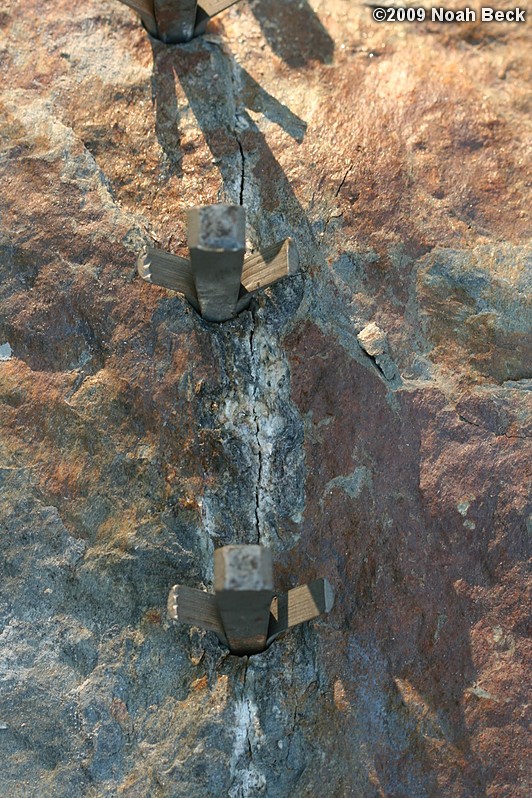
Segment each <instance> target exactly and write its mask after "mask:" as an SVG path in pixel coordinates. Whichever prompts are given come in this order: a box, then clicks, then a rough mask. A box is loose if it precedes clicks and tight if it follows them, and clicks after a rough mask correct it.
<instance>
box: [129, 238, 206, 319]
mask: <svg viewBox="0 0 532 798" xmlns="http://www.w3.org/2000/svg"><path fill="white" fill-rule="evenodd" d="M137 271H138V273H139V276H140V277H142V279H143V280H146V282H148V283H154V285H160V286H162V287H163V288H169V289H170V290H171V291H179V292H180V293H182V294H184V295H185V296H186V298H187V299H188V301H189V302H190V303H191V304H192V305H193V307H194V308H196V310H199V303H198V298H197V294H196V286H195V284H194V277H193V274H192V266H191V263H190V261H188V260H187V259H186V258H180V257H179V256H178V255H172V254H171V253H170V252H165V251H164V250H163V249H155V248H154V247H146V249H145V250H144V252H142V253H141V254H140V255H139V257H138V260H137Z"/></svg>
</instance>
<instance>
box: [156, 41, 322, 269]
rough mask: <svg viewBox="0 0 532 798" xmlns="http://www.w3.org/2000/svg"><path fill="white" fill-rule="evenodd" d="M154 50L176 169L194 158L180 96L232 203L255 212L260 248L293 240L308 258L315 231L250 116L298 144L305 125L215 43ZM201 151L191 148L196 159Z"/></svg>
mask: <svg viewBox="0 0 532 798" xmlns="http://www.w3.org/2000/svg"><path fill="white" fill-rule="evenodd" d="M152 48H153V76H152V87H153V100H154V105H155V112H156V129H157V136H158V138H159V142H160V144H161V147H162V148H163V150H164V152H165V153H166V155H167V158H168V160H169V162H170V164H171V165H172V166H171V168H173V169H175V170H176V173H177V174H181V159H182V158H183V155H186V154H187V151H186V150H184V149H183V148H182V146H181V133H180V126H181V125H183V124H184V119H183V118H182V115H181V114H180V109H179V101H178V97H179V93H180V90H181V91H182V92H183V93H184V95H185V96H186V100H187V102H188V105H189V108H190V110H191V111H192V113H193V115H194V117H195V119H196V121H197V124H198V126H199V127H200V129H201V131H202V133H203V135H204V137H205V141H206V143H207V146H208V148H209V149H210V151H211V153H212V156H213V158H212V163H214V164H216V166H217V168H219V170H220V172H221V175H222V179H223V183H224V191H225V193H226V195H227V197H228V198H229V200H230V201H232V202H237V203H240V204H242V205H245V206H246V207H247V209H248V212H249V214H250V215H249V216H248V221H249V222H250V224H252V225H253V227H254V229H255V231H256V233H257V234H258V238H259V241H258V242H257V243H258V244H262V243H266V242H267V241H269V242H270V241H273V240H278V239H279V238H280V237H281V236H283V235H291V236H293V237H294V238H295V239H296V242H297V244H298V247H299V249H300V255H301V254H302V252H303V253H304V251H305V248H308V247H309V245H310V246H312V244H313V235H312V231H311V228H310V224H309V222H308V220H307V219H306V216H305V214H304V211H303V209H302V207H301V205H300V203H299V201H298V200H297V198H296V196H295V194H294V191H293V189H292V187H291V185H290V182H289V180H288V178H287V177H286V175H285V174H284V172H283V170H282V169H281V167H280V165H279V164H278V163H277V161H276V159H275V157H274V156H273V153H272V151H271V149H270V148H269V146H268V144H267V142H266V139H265V136H264V134H263V133H262V132H261V131H260V130H259V128H258V126H257V125H256V123H255V122H254V121H253V119H252V118H251V116H250V114H249V113H248V110H252V111H254V112H257V113H262V114H264V116H266V117H267V118H268V119H269V120H270V121H271V122H274V123H275V124H278V125H279V126H280V127H282V129H283V130H284V131H285V132H286V133H287V134H288V135H289V136H291V137H292V138H293V139H295V140H296V141H298V142H301V141H302V140H303V138H304V135H305V131H306V123H305V122H304V121H303V120H302V119H300V118H299V117H298V116H296V115H295V114H294V113H293V112H292V111H291V110H290V109H289V108H288V107H287V106H285V105H284V104H283V103H281V102H279V101H278V100H276V99H275V98H274V97H272V96H271V95H270V94H268V92H266V91H265V90H264V89H263V88H262V87H261V86H260V85H259V84H258V83H257V82H256V81H255V80H254V79H253V78H252V77H251V76H250V75H249V74H248V73H247V72H245V70H243V69H242V68H241V67H239V66H238V65H237V64H236V63H235V61H234V59H233V58H232V56H231V55H230V54H228V53H227V52H226V51H224V50H222V48H221V47H220V46H219V45H218V44H216V43H213V42H209V41H205V40H199V39H198V40H195V41H193V42H191V43H190V44H187V45H185V46H183V45H181V46H178V47H168V46H167V45H164V44H161V43H160V42H157V41H155V40H152ZM194 146H195V145H194V144H192V145H190V150H191V151H192V150H193V149H194ZM208 168H209V169H210V168H212V167H211V165H210V164H209V167H208ZM253 209H255V211H256V212H255V214H253ZM257 211H258V213H257Z"/></svg>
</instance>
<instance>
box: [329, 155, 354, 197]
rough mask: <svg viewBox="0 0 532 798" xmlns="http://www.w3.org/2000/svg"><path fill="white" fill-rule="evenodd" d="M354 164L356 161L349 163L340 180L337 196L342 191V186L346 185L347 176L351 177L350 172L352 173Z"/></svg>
mask: <svg viewBox="0 0 532 798" xmlns="http://www.w3.org/2000/svg"><path fill="white" fill-rule="evenodd" d="M354 165H355V164H354V163H353V162H352V161H351V163H350V164H349V166H348V167H347V169H346V172H345V175H344V176H343V177H342V180H341V181H340V185H339V186H338V188H337V189H336V194H335V195H334V196H335V197H337V196H338V194H339V193H340V191H341V190H342V188H343V187H344V184H345V181H346V180H347V178H348V177H349V175H350V174H351V172H352V171H353V166H354Z"/></svg>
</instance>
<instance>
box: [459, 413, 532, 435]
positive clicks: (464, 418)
mask: <svg viewBox="0 0 532 798" xmlns="http://www.w3.org/2000/svg"><path fill="white" fill-rule="evenodd" d="M458 418H459V419H460V421H463V422H464V424H469V425H470V426H472V427H476V428H477V429H480V430H482V432H487V433H488V434H489V435H493V437H494V438H509V439H510V440H512V439H514V438H515V439H520V440H526V439H528V438H530V437H531V436H530V435H508V434H507V433H506V432H496V430H493V429H489V428H488V427H485V426H483V425H482V424H477V423H476V422H475V421H471V419H469V418H466V417H465V416H462V415H460V413H458Z"/></svg>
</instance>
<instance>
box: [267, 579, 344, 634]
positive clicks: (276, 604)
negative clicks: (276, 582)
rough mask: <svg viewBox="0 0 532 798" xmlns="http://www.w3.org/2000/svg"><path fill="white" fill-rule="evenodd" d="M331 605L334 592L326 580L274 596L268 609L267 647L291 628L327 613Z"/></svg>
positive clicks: (319, 580)
mask: <svg viewBox="0 0 532 798" xmlns="http://www.w3.org/2000/svg"><path fill="white" fill-rule="evenodd" d="M333 604H334V591H333V589H332V586H331V584H330V582H329V581H328V580H327V579H315V580H314V582H310V583H309V584H308V585H300V586H299V587H295V588H293V590H289V591H288V593H282V594H281V595H279V596H276V597H275V598H274V600H273V601H272V605H271V608H270V613H271V614H270V624H269V627H268V645H269V644H270V643H271V642H272V641H273V640H275V638H276V637H278V636H279V635H280V634H282V633H283V632H286V630H287V629H291V628H292V626H297V625H298V624H300V623H305V622H306V621H311V620H312V619H313V618H317V617H318V616H319V615H322V614H323V613H326V612H329V611H330V610H331V609H332V607H333Z"/></svg>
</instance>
